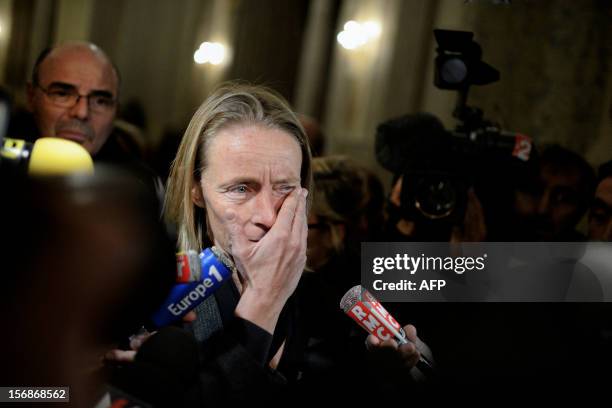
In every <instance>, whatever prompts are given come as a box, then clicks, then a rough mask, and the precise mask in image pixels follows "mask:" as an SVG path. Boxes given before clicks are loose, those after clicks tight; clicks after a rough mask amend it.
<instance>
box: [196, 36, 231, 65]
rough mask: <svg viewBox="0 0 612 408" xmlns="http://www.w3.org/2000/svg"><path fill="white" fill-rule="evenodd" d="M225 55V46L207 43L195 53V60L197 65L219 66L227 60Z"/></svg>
mask: <svg viewBox="0 0 612 408" xmlns="http://www.w3.org/2000/svg"><path fill="white" fill-rule="evenodd" d="M225 55H226V52H225V47H224V46H223V44H220V43H215V42H208V41H205V42H203V43H202V44H200V48H198V49H197V50H196V52H194V53H193V60H194V61H195V63H196V64H207V63H208V64H212V65H219V64H221V63H222V62H223V61H224V60H225Z"/></svg>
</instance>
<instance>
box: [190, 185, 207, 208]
mask: <svg viewBox="0 0 612 408" xmlns="http://www.w3.org/2000/svg"><path fill="white" fill-rule="evenodd" d="M191 202H193V203H194V204H195V205H197V206H198V207H200V208H206V203H205V201H204V194H203V193H202V186H200V183H197V182H195V183H193V187H191Z"/></svg>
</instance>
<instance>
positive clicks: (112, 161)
mask: <svg viewBox="0 0 612 408" xmlns="http://www.w3.org/2000/svg"><path fill="white" fill-rule="evenodd" d="M120 82H121V80H120V75H119V71H118V70H117V68H116V66H115V65H114V64H113V62H112V61H111V60H110V59H109V57H108V56H107V55H106V53H105V52H104V51H103V50H102V49H101V48H99V47H98V46H96V45H95V44H92V43H88V42H66V43H63V44H60V45H57V46H55V47H52V48H47V49H45V50H43V51H42V52H41V53H40V55H39V56H38V58H37V59H36V62H35V64H34V68H33V70H32V76H31V79H30V82H28V84H27V104H28V106H27V110H28V113H21V114H19V115H14V117H13V118H12V120H11V123H10V125H9V129H8V132H7V136H8V137H11V138H17V139H25V140H27V141H30V142H33V141H35V140H36V139H38V138H39V137H59V138H64V139H67V140H71V141H74V142H76V143H79V144H80V145H81V146H83V147H84V148H85V149H86V150H87V151H88V152H89V154H91V156H92V157H93V158H94V161H95V162H96V163H104V164H109V165H113V166H120V167H122V168H124V169H125V170H127V171H128V172H130V173H132V174H134V175H135V176H136V177H137V178H139V179H140V180H142V182H143V184H145V185H146V186H147V187H148V188H150V189H151V190H153V191H155V192H156V193H157V195H158V196H159V198H160V200H161V197H162V196H163V185H162V183H161V181H160V180H159V178H158V177H157V176H156V175H155V174H154V173H153V172H152V170H151V169H150V168H149V167H148V166H147V165H145V163H144V162H143V161H142V154H141V153H142V149H141V147H142V142H141V141H140V139H141V131H140V130H139V129H138V128H136V127H135V126H133V125H130V124H128V123H126V122H124V121H116V117H117V111H118V105H119V88H120Z"/></svg>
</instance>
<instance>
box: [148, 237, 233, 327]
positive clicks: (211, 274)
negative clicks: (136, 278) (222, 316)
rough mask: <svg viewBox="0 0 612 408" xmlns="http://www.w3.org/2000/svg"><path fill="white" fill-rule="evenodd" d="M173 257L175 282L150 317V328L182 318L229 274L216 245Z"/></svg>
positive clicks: (228, 268)
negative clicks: (175, 262)
mask: <svg viewBox="0 0 612 408" xmlns="http://www.w3.org/2000/svg"><path fill="white" fill-rule="evenodd" d="M176 258H177V282H179V283H177V284H176V285H175V286H174V287H173V288H172V290H171V291H170V294H169V295H168V297H167V298H166V300H165V301H164V303H163V304H162V306H161V307H160V308H159V309H158V310H157V312H155V313H154V314H153V316H152V317H151V323H152V325H153V326H154V328H159V327H163V326H167V325H169V324H170V323H172V322H174V321H176V320H178V319H180V318H182V317H183V316H185V315H186V314H187V313H188V312H190V311H191V310H193V309H194V308H195V307H197V306H198V305H199V304H200V303H202V302H203V301H204V300H206V298H208V297H209V296H210V295H212V294H213V293H214V292H215V291H216V290H217V289H219V287H220V286H221V285H222V284H223V282H225V281H226V280H227V279H229V277H230V276H231V275H232V268H233V266H232V263H231V261H230V260H229V259H228V258H227V257H226V256H225V254H224V253H223V252H222V251H221V250H219V249H218V248H216V247H212V248H207V249H205V250H204V251H202V252H201V253H200V254H198V253H197V252H196V251H187V252H180V253H178V254H177V255H176Z"/></svg>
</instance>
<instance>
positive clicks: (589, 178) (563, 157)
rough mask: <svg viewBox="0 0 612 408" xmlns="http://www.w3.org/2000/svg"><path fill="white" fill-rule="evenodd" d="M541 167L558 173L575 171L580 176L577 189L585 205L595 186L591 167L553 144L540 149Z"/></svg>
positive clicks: (583, 160) (579, 157) (580, 158)
mask: <svg viewBox="0 0 612 408" xmlns="http://www.w3.org/2000/svg"><path fill="white" fill-rule="evenodd" d="M540 165H541V167H545V166H550V167H552V168H553V169H555V170H557V171H560V172H570V171H577V172H578V173H579V176H580V183H579V185H578V188H579V189H580V192H581V197H583V198H584V200H583V201H584V205H587V204H588V203H589V202H590V200H591V198H592V197H593V194H594V193H595V187H596V186H597V183H596V177H595V171H594V170H593V168H592V167H591V165H590V164H589V163H588V162H587V161H586V160H585V159H584V158H583V157H582V156H580V155H579V154H578V153H576V152H573V151H571V150H569V149H566V148H565V147H562V146H560V145H558V144H553V145H549V146H547V147H545V148H544V149H542V153H541V155H540Z"/></svg>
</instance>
